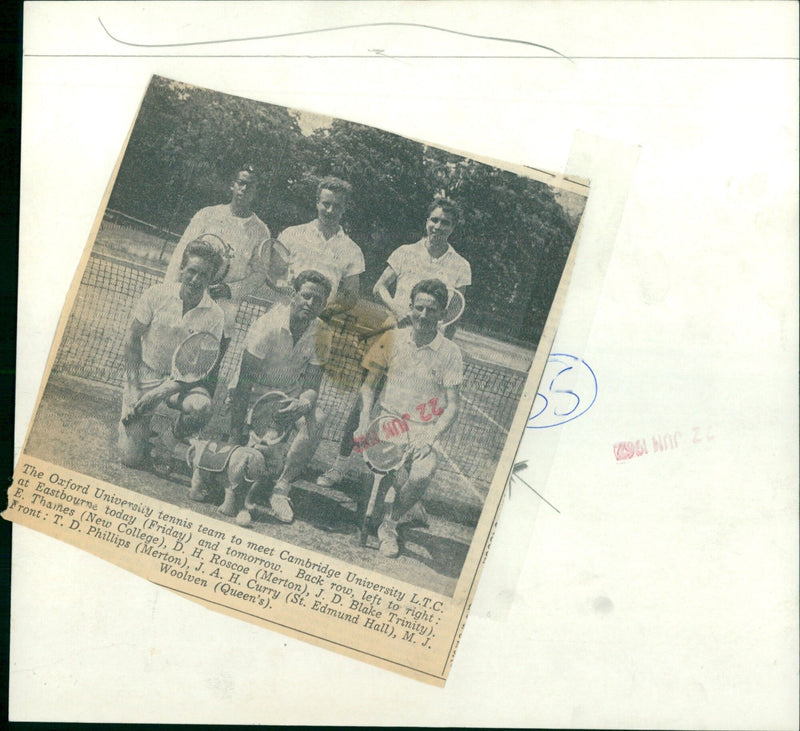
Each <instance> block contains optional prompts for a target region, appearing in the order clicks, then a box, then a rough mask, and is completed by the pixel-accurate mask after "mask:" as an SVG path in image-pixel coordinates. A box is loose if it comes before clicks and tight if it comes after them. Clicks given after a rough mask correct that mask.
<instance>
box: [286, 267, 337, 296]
mask: <svg viewBox="0 0 800 731" xmlns="http://www.w3.org/2000/svg"><path fill="white" fill-rule="evenodd" d="M306 282H311V283H312V284H318V285H319V286H320V287H322V289H323V290H325V299H328V297H330V295H331V280H330V279H328V278H327V277H326V276H325V275H324V274H320V273H319V272H318V271H315V270H314V269H304V270H303V271H302V272H300V274H298V275H297V276H296V277H295V278H294V279H293V280H292V286H293V287H294V291H295V292H299V291H300V287H302V286H303V285H304V284H305V283H306Z"/></svg>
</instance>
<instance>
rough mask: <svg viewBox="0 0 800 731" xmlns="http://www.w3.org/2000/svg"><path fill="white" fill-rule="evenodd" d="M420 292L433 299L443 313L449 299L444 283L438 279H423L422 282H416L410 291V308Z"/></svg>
mask: <svg viewBox="0 0 800 731" xmlns="http://www.w3.org/2000/svg"><path fill="white" fill-rule="evenodd" d="M420 292H421V293H423V294H429V295H431V297H434V298H435V299H436V301H437V302H438V303H439V307H440V308H441V310H442V312H444V309H445V307H447V300H448V299H449V295H448V293H447V287H446V286H445V284H444V282H442V281H441V280H440V279H423V280H422V281H420V282H417V283H416V284H415V285H414V287H413V288H412V290H411V306H412V307H413V306H414V298H415V297H416V296H417V295H418V294H420Z"/></svg>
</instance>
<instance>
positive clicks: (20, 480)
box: [3, 77, 589, 685]
mask: <svg viewBox="0 0 800 731" xmlns="http://www.w3.org/2000/svg"><path fill="white" fill-rule="evenodd" d="M588 190H589V189H588V182H587V181H584V180H575V179H565V178H564V177H563V176H559V175H555V174H549V173H545V172H541V171H538V170H533V169H531V168H528V167H523V166H520V165H511V164H508V163H500V162H497V161H488V160H485V159H481V158H479V157H476V156H473V155H464V154H463V153H458V152H455V151H452V150H446V149H442V148H440V147H436V146H433V145H429V144H426V143H422V142H419V141H416V140H411V139H407V138H404V137H401V136H398V135H395V134H392V133H389V132H386V131H383V130H380V129H375V128H371V127H367V126H364V125H361V124H358V123H356V122H351V121H347V120H342V119H333V118H330V117H326V116H324V115H322V114H318V113H310V112H306V111H300V110H294V109H287V108H285V107H280V106H275V105H270V104H265V103H262V102H256V101H252V100H248V99H244V98H239V97H234V96H230V95H227V94H223V93H219V92H215V91H212V90H209V89H205V88H200V87H196V86H190V85H188V84H184V83H181V82H178V81H174V80H170V79H165V78H162V77H154V78H153V79H152V80H151V82H150V84H149V86H148V88H147V89H146V91H145V94H144V97H143V101H142V104H141V107H140V110H139V113H138V115H137V117H136V119H135V121H134V123H133V126H132V128H131V132H130V135H129V138H128V141H127V143H126V146H125V149H124V151H123V154H122V155H121V157H120V160H119V162H118V165H117V167H116V171H115V173H114V176H113V179H112V181H111V183H110V185H109V187H108V191H107V194H106V197H105V200H104V201H103V202H102V204H101V206H100V210H99V213H98V216H97V220H96V223H95V226H94V228H93V231H92V232H91V235H90V237H89V241H88V244H87V247H86V249H85V252H84V255H83V257H82V259H81V262H80V266H79V267H78V271H77V274H76V276H75V279H74V282H73V285H72V288H71V290H70V295H69V298H68V301H67V303H66V305H65V307H64V310H63V314H62V317H61V320H60V323H59V327H58V332H57V335H56V338H55V343H54V346H53V348H52V350H51V353H50V357H49V361H48V369H47V374H46V377H45V380H44V383H43V384H42V387H41V389H40V392H39V400H38V405H37V409H36V412H35V416H34V419H33V421H32V423H31V425H30V427H29V430H28V434H27V438H26V442H25V446H24V450H23V453H22V455H21V457H20V460H19V462H18V464H17V467H16V471H15V474H14V477H13V482H12V484H11V486H10V488H9V492H8V507H7V509H6V511H5V512H4V513H3V517H5V518H7V519H8V520H12V521H14V522H16V523H19V524H20V525H24V526H27V527H29V528H33V529H35V530H38V531H41V532H43V533H46V534H48V535H50V536H53V537H55V538H58V539H60V540H63V541H66V542H68V543H71V544H73V545H75V546H78V547H80V548H83V549H84V550H86V551H89V552H91V553H93V554H95V555H97V556H100V557H101V558H104V559H106V560H108V561H110V562H112V563H115V564H117V565H118V566H121V567H123V568H126V569H128V570H129V571H132V572H134V573H136V574H138V575H139V576H142V577H144V578H145V579H147V580H149V581H151V582H154V583H156V584H158V585H160V586H163V587H167V588H169V589H172V590H173V591H175V592H177V593H179V594H181V595H183V596H185V597H186V598H187V599H192V600H194V601H196V602H199V603H201V604H204V605H205V606H207V607H209V608H212V609H215V610H216V611H219V612H223V613H225V614H229V615H231V616H235V617H239V618H241V619H243V620H246V621H249V622H251V623H253V624H257V625H261V626H264V627H267V628H271V629H274V630H278V631H280V632H283V633H285V634H287V635H290V636H293V637H296V638H298V639H301V640H304V641H306V642H310V643H312V644H315V645H319V646H321V647H325V648H328V649H330V650H334V651H336V652H340V653H343V654H345V655H349V656H351V657H354V658H358V659H360V660H364V661H366V662H369V663H372V664H375V665H378V666H381V667H384V668H386V669H389V670H393V671H395V672H398V673H401V674H404V675H407V676H410V677H413V678H416V679H418V680H422V681H424V682H427V683H431V684H434V685H443V684H444V682H445V680H446V678H447V675H448V672H449V669H450V666H451V664H452V662H453V659H454V657H455V653H456V649H457V647H458V641H459V636H460V633H461V631H462V628H463V625H464V622H465V621H466V618H467V614H468V611H469V607H470V602H471V600H472V597H473V594H474V591H475V588H476V585H477V580H478V577H479V574H480V570H481V565H482V563H483V559H484V557H485V555H486V552H487V550H488V549H489V546H490V543H491V537H492V532H493V528H494V526H495V524H496V520H497V516H498V511H499V509H500V505H501V503H502V498H503V494H504V489H505V485H506V482H507V480H508V477H509V473H510V470H511V467H512V464H513V461H514V455H515V452H516V450H517V446H518V444H519V441H520V439H521V437H522V434H523V430H524V428H525V426H526V423H527V420H528V418H529V413H530V411H531V406H532V404H533V401H534V397H535V395H536V391H537V386H538V383H539V379H540V377H541V374H542V371H543V369H544V366H545V362H546V360H547V357H548V354H549V350H550V346H551V344H552V341H553V337H554V334H555V330H556V325H557V322H558V317H559V313H560V310H561V306H562V303H563V301H564V297H565V294H566V289H567V283H568V279H569V273H570V270H571V265H572V261H573V258H574V254H575V248H576V247H575V242H576V240H577V234H578V230H579V227H580V220H581V216H582V214H583V210H584V206H585V203H586V199H587V196H588ZM198 334H202V335H203V337H204V338H206V340H205V341H204V345H203V346H202V348H201V349H200V350H197V349H195V350H191V347H192V346H191V343H197V342H198V341H197V338H194V339H193V336H196V335H198ZM209 338H210V340H209ZM209 342H210V343H211V345H210V346H209V345H208V343H209ZM209 354H210V355H209ZM76 581H77V582H79V581H80V577H76Z"/></svg>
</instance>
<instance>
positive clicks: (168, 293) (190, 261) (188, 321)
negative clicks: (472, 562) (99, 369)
mask: <svg viewBox="0 0 800 731" xmlns="http://www.w3.org/2000/svg"><path fill="white" fill-rule="evenodd" d="M221 265H222V257H221V256H220V254H219V252H218V251H217V250H216V249H215V248H214V247H213V246H212V245H211V244H209V243H207V242H205V241H193V242H190V243H189V244H188V245H187V246H186V247H185V248H184V251H183V255H182V258H181V266H180V269H179V279H178V281H177V282H162V283H161V284H156V285H154V286H153V287H150V288H149V289H147V290H146V291H145V292H144V293H143V294H142V296H141V298H140V299H139V300H138V302H137V303H136V304H135V305H134V308H133V317H132V318H131V321H130V324H129V325H128V330H127V333H126V335H125V385H124V387H123V392H122V414H121V416H120V422H119V428H118V431H119V451H120V457H121V460H122V463H123V464H124V465H127V466H128V467H141V466H143V465H144V464H145V462H146V460H147V457H148V438H149V436H150V417H151V416H152V413H153V409H155V407H156V406H158V404H159V403H161V402H162V401H167V402H168V403H169V404H170V405H171V406H175V407H176V408H177V409H179V411H180V416H179V417H178V420H177V422H176V425H175V429H174V433H175V436H176V437H177V438H179V439H180V438H183V437H186V436H189V435H191V434H195V433H197V432H198V431H200V429H202V427H203V426H204V425H205V424H206V423H207V422H208V419H209V417H210V415H211V396H210V394H209V391H208V388H207V387H206V386H203V385H200V384H185V383H179V382H178V381H174V380H172V379H171V378H170V372H171V370H172V355H173V353H174V352H175V349H176V348H177V347H178V345H180V344H181V343H182V342H183V341H184V340H185V339H186V338H187V337H189V335H191V334H193V333H196V332H210V333H211V334H212V335H214V337H216V338H221V337H222V332H223V327H224V322H225V315H224V313H223V312H222V309H221V308H220V307H219V305H218V304H217V303H216V302H214V300H213V299H211V297H210V296H209V294H208V285H209V283H210V282H211V281H212V280H213V279H214V275H215V274H216V272H217V270H218V269H219V267H220V266H221Z"/></svg>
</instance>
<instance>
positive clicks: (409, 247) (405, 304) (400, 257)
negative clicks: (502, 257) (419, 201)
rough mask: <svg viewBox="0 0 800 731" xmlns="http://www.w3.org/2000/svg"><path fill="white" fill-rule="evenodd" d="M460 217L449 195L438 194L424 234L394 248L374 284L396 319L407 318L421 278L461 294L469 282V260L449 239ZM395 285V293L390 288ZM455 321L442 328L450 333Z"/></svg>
mask: <svg viewBox="0 0 800 731" xmlns="http://www.w3.org/2000/svg"><path fill="white" fill-rule="evenodd" d="M458 220H459V209H458V206H457V205H456V203H455V201H453V200H451V199H450V198H444V197H437V198H434V200H433V202H432V203H431V204H430V205H429V206H428V217H427V219H426V221H425V236H423V237H422V238H421V239H420V240H419V241H417V242H416V243H415V244H406V245H405V246H400V247H398V248H397V249H395V250H394V251H393V252H392V253H391V254H390V255H389V258H388V259H387V261H386V265H387V266H386V269H385V270H384V271H383V274H381V276H380V278H379V279H378V281H377V282H376V283H375V287H373V290H372V291H373V292H374V293H375V295H376V296H377V297H378V298H379V299H380V300H381V302H383V304H385V305H386V306H387V307H388V308H389V310H390V312H391V313H392V315H393V316H394V318H395V319H396V320H397V322H398V323H402V322H404V321H407V318H408V316H409V314H410V312H409V305H410V302H411V290H412V288H413V287H414V285H415V284H416V283H417V282H419V281H421V280H423V279H439V280H440V281H442V282H444V284H445V286H446V287H447V289H448V290H449V291H453V290H455V289H457V290H459V291H460V292H461V294H462V295H463V294H464V293H465V290H466V288H467V287H468V286H469V285H470V284H472V269H471V268H470V265H469V262H468V261H467V260H466V259H465V258H464V257H463V256H461V254H459V253H458V252H457V251H456V250H455V249H454V248H453V247H452V246H451V245H450V243H449V239H450V236H451V235H452V233H453V231H454V230H455V227H456V224H457V223H458ZM392 287H394V294H393V295H392V294H391V293H390V289H391V288H392ZM454 332H455V325H451V326H450V328H448V331H446V332H445V336H446V337H452V336H453V333H454Z"/></svg>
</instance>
